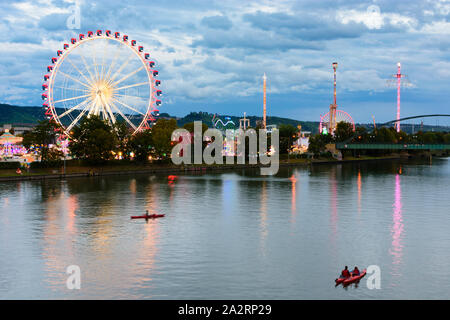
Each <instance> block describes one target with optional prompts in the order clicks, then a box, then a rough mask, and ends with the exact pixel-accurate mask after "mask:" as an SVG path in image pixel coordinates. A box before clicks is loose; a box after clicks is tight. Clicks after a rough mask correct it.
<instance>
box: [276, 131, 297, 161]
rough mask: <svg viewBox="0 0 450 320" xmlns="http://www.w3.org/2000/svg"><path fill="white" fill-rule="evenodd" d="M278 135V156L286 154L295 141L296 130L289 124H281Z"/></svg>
mask: <svg viewBox="0 0 450 320" xmlns="http://www.w3.org/2000/svg"><path fill="white" fill-rule="evenodd" d="M278 131H279V134H280V154H287V153H288V152H289V150H290V149H291V147H292V144H293V143H294V141H295V139H297V133H298V130H297V128H296V127H294V126H293V125H291V124H282V125H280V126H279V128H278Z"/></svg>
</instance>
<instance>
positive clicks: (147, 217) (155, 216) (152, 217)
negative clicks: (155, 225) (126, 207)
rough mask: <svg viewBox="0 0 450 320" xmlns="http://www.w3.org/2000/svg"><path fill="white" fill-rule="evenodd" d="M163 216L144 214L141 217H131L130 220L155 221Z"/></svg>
mask: <svg viewBox="0 0 450 320" xmlns="http://www.w3.org/2000/svg"><path fill="white" fill-rule="evenodd" d="M164 216H165V214H149V215H146V214H144V215H143V216H131V219H155V218H162V217H164Z"/></svg>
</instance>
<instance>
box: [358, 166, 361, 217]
mask: <svg viewBox="0 0 450 320" xmlns="http://www.w3.org/2000/svg"><path fill="white" fill-rule="evenodd" d="M357 185H358V213H361V171H360V170H358V180H357Z"/></svg>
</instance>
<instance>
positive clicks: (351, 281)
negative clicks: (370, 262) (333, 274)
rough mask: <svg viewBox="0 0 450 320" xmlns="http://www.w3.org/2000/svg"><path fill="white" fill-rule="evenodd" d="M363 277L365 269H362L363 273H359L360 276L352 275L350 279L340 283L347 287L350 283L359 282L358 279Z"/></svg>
mask: <svg viewBox="0 0 450 320" xmlns="http://www.w3.org/2000/svg"><path fill="white" fill-rule="evenodd" d="M365 275H366V269H364V270H363V271H361V272H360V274H359V275H357V276H353V275H352V276H351V277H349V278H347V279H345V280H344V281H343V282H342V284H343V285H344V286H347V285H349V284H351V283H353V282H356V281H358V280H360V279H361V278H362V277H364V276H365Z"/></svg>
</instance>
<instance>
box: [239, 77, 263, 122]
mask: <svg viewBox="0 0 450 320" xmlns="http://www.w3.org/2000/svg"><path fill="white" fill-rule="evenodd" d="M266 80H267V77H266V73H265V72H264V76H263V92H264V96H263V128H264V129H265V128H266ZM244 118H245V117H244Z"/></svg>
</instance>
